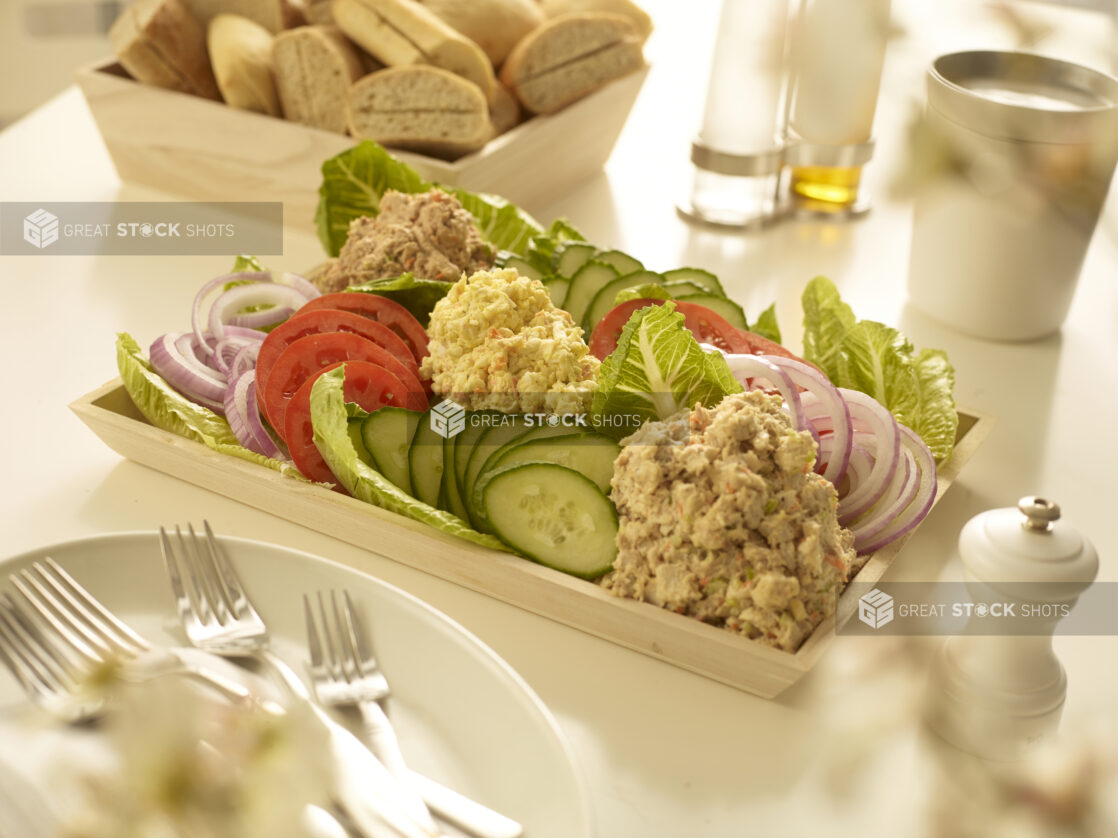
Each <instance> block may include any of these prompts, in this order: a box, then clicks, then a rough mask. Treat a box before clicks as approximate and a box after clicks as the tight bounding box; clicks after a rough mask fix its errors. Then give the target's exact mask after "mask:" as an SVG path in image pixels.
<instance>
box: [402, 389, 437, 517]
mask: <svg viewBox="0 0 1118 838" xmlns="http://www.w3.org/2000/svg"><path fill="white" fill-rule="evenodd" d="M408 477H409V479H410V480H411V488H412V496H413V497H415V498H416V499H417V500H421V501H423V502H424V503H425V504H427V505H428V506H434V507H437V508H439V509H445V508H446V507H445V506H440V505H439V488H440V487H441V486H442V482H443V439H442V437H441V436H439V435H438V434H437V433H435V432H434V430H432V428H431V411H430V410H428V411H427V412H426V413H424V414H423V415H422V416H421V417H420V418H419V425H418V427H416V429H415V434H413V435H412V440H411V447H410V448H409V449H408Z"/></svg>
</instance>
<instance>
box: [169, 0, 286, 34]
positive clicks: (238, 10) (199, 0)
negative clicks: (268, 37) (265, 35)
mask: <svg viewBox="0 0 1118 838" xmlns="http://www.w3.org/2000/svg"><path fill="white" fill-rule="evenodd" d="M183 2H184V3H185V4H186V6H187V8H189V9H190V11H191V13H192V14H193V15H194V17H196V18H197V19H198V22H199V23H201V24H202V26H209V24H210V21H211V20H213V19H214V18H215V17H217V16H218V15H220V14H231V15H240V16H241V17H247V18H248V19H249V20H252V21H255V22H256V23H259V24H260V25H261V26H263V27H264V28H265V29H267V30H268V31H269V32H272V33H276V32H280V31H282V30H284V29H289V28H291V27H293V26H298V25H300V24H302V23H303V22H304V18H303V14H302V10H301V9H300V8H299V6H297V5H295V4H294V3H292V2H286V0H183Z"/></svg>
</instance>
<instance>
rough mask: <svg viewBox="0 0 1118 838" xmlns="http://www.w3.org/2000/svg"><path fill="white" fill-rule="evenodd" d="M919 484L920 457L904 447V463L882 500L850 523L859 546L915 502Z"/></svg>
mask: <svg viewBox="0 0 1118 838" xmlns="http://www.w3.org/2000/svg"><path fill="white" fill-rule="evenodd" d="M919 485H920V467H919V466H917V465H916V458H915V457H914V456H913V454H912V452H911V451H909V450H908V449H907V448H902V449H901V463H900V465H899V466H898V467H897V469H896V471H895V472H894V473H893V479H892V481H890V483H889V486H888V487H887V488H886V490H885V493H884V494H883V495H882V496H881V499H880V500H879V501H878V502H877V503H876V504H875V505H874V506H873V508H872V509H870V510H869V511H868V512H867V513H866V514H865V515H863V516H862V517H861V518H859V519H858V520H857V521H855V522H854V523H852V524H850V531H851V532H853V533H854V547H855V549H857V550H860V549H861V546H862V545H863V544H865V543H866V542H867V540H869V539H871V538H873V537H874V536H876V535H877V534H878V533H880V532H881V531H882V530H883V529H885V528H886V527H888V526H889V525H890V523H892V521H893V520H894V519H895V518H896V517H897V516H898V515H900V514H901V512H903V511H904V510H905V509H906V508H907V507H908V505H909V504H910V503H912V500H913V498H915V497H916V490H917V488H918V487H919Z"/></svg>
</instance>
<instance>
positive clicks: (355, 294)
mask: <svg viewBox="0 0 1118 838" xmlns="http://www.w3.org/2000/svg"><path fill="white" fill-rule="evenodd" d="M322 308H333V309H338V310H340V311H348V312H350V313H351V314H359V315H361V316H362V317H367V318H369V319H370V320H375V321H377V322H378V323H382V324H384V325H385V326H387V327H388V328H389V329H391V330H392V331H393V332H395V333H396V335H397V336H398V337H399V338H400V339H401V340H403V341H404V343H406V344H407V345H408V349H410V350H411V353H412V357H414V358H415V362H416V363H417V364H418V363H419V362H420V361H422V360H423V358H424V356H425V355H426V354H427V330H426V329H424V328H423V324H422V323H420V322H419V321H418V320H416V319H415V316H414V315H413V314H412V313H411V312H410V311H408V310H407V309H406V308H404V307H403V306H402V305H400V304H399V303H398V302H396V301H395V300H390V299H388V297H382V296H381V295H380V294H368V293H365V292H363V291H339V292H337V293H336V294H323V295H322V296H321V297H315V298H314V299H313V300H311V301H310V302H308V303H307V304H306V305H304V306H303V307H302V308H300V309H299V311H297V312H296V314H302V313H303V312H305V311H317V310H318V309H322Z"/></svg>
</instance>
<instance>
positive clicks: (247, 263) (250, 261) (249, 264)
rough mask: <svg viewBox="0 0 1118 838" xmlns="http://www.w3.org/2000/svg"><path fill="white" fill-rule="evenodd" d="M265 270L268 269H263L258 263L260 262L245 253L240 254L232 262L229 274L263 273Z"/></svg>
mask: <svg viewBox="0 0 1118 838" xmlns="http://www.w3.org/2000/svg"><path fill="white" fill-rule="evenodd" d="M266 270H268V269H267V268H265V267H264V266H263V265H262V264H261V263H260V260H259V259H257V258H256V257H255V256H249V255H248V254H247V253H242V254H240V255H239V256H238V257H237V258H236V259H234V260H233V270H231V271H230V273H234V274H239V273H245V272H247V271H252V272H254V273H263V272H264V271H266Z"/></svg>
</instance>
